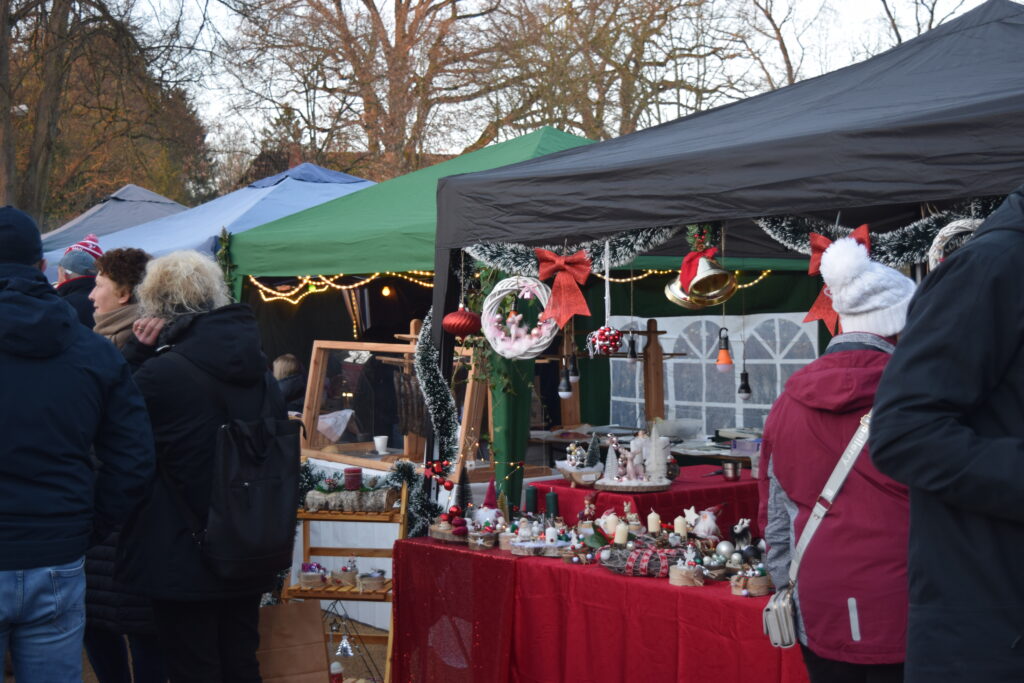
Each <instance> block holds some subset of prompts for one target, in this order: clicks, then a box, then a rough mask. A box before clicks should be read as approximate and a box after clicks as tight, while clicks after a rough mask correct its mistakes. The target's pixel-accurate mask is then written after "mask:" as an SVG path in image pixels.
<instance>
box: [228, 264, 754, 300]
mask: <svg viewBox="0 0 1024 683" xmlns="http://www.w3.org/2000/svg"><path fill="white" fill-rule="evenodd" d="M675 272H677V271H676V270H673V269H669V270H658V269H654V268H650V269H646V270H643V271H641V272H640V273H638V274H636V275H632V276H629V277H611V276H605V275H604V274H603V273H594V275H595V276H597V277H599V278H601V279H602V280H608V281H609V282H614V283H616V284H624V283H630V282H637V281H638V280H643V279H644V278H648V277H652V276H658V275H669V274H671V273H675ZM735 273H736V277H737V279H738V278H739V276H740V273H741V271H738V270H737V271H735ZM771 273H772V271H771V270H762V271H761V274H760V275H758V276H757V278H755V279H754V280H751V281H750V282H746V283H744V284H741V285H737V288H738V289H747V288H748V287H753V286H754V285H756V284H758V283H760V282H762V281H763V280H764V279H765V278H766V277H768V276H769V275H771ZM248 277H249V284H251V285H253V286H254V287H256V289H257V291H259V294H260V300H262V301H264V302H270V301H285V302H287V303H289V304H292V305H293V306H294V305H296V304H298V303H299V302H301V301H302V300H303V299H305V298H306V297H307V296H309V295H311V294H322V293H324V292H329V291H337V292H350V291H352V290H355V289H359V288H360V287H365V286H367V285H369V284H370V283H371V282H373V281H374V280H378V279H380V278H382V277H394V278H398V279H401V280H406V281H407V282H411V283H413V284H416V285H419V286H420V287H426V288H431V287H433V286H434V282H433V277H434V273H433V271H430V270H408V271H405V272H401V273H400V272H396V271H391V270H384V271H378V272H375V273H372V274H370V275H365V276H363V279H361V280H359V281H358V282H351V283H348V284H339V280H341V279H342V278H344V277H346V275H345V273H338V274H337V275H300V276H299V277H298V278H297V279H298V282H297V283H296V284H295V285H294V286H291V287H288V288H286V289H278V288H277V287H271V286H269V285H265V284H263V283H262V282H260V281H259V279H257V278H256V277H254V276H252V275H250V276H248Z"/></svg>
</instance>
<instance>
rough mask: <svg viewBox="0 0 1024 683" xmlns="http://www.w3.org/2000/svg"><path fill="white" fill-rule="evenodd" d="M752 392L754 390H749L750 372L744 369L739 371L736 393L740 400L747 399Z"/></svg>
mask: <svg viewBox="0 0 1024 683" xmlns="http://www.w3.org/2000/svg"><path fill="white" fill-rule="evenodd" d="M752 393H754V392H752V391H751V390H750V373H748V372H747V371H746V370H744V371H743V372H741V373H740V388H739V389H738V390H737V391H736V394H737V395H738V396H739V397H740V400H743V401H749V400H750V395H751V394H752Z"/></svg>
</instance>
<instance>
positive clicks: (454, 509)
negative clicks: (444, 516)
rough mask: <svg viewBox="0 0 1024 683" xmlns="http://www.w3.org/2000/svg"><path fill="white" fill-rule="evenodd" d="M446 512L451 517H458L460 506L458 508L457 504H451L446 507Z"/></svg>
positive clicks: (460, 510) (460, 512)
mask: <svg viewBox="0 0 1024 683" xmlns="http://www.w3.org/2000/svg"><path fill="white" fill-rule="evenodd" d="M448 514H449V515H451V516H452V517H458V516H459V515H461V514H462V508H460V507H459V506H458V505H452V506H451V507H450V508H448Z"/></svg>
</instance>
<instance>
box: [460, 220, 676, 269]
mask: <svg viewBox="0 0 1024 683" xmlns="http://www.w3.org/2000/svg"><path fill="white" fill-rule="evenodd" d="M679 230H680V228H678V227H668V228H642V229H640V230H630V231H628V232H623V233H619V234H618V235H615V236H613V237H611V238H610V239H609V240H608V242H609V243H610V244H609V247H610V259H609V260H610V261H611V267H612V268H616V267H618V266H624V265H626V264H627V263H629V262H630V261H632V260H633V259H635V258H636V257H637V255H638V254H643V253H645V252H648V251H650V250H651V249H654V248H655V247H657V246H659V245H660V244H663V243H664V242H666V241H668V240H669V239H670V238H671V237H672V236H673V235H675V234H676V233H677V232H679ZM604 244H605V240H603V239H602V240H590V241H587V242H578V243H576V244H570V245H568V246H566V245H562V244H556V245H548V246H545V247H543V248H544V249H547V250H549V251H553V252H555V253H556V254H574V253H576V252H577V251H579V250H580V249H583V250H584V251H586V252H587V258H589V259H590V264H591V266H590V269H591V271H592V272H595V273H600V272H603V271H604V253H605V251H604ZM533 249H534V248H533V247H528V246H526V245H525V244H516V243H509V242H497V243H494V244H474V245H472V246H469V247H466V253H468V254H469V255H470V256H472V257H473V258H475V259H476V260H477V261H482V262H483V263H485V264H487V265H488V266H490V267H492V268H495V269H497V270H500V271H501V272H503V273H508V274H509V275H524V276H527V277H537V275H538V274H539V273H538V269H537V255H536V254H535V253H534V251H533Z"/></svg>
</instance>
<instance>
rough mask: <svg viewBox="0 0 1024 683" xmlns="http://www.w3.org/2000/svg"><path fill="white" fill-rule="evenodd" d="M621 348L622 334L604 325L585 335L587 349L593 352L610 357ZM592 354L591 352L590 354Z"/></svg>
mask: <svg viewBox="0 0 1024 683" xmlns="http://www.w3.org/2000/svg"><path fill="white" fill-rule="evenodd" d="M620 346H622V332H620V331H618V330H617V329H615V328H614V327H609V326H607V325H605V326H604V327H599V328H598V329H596V330H594V331H593V332H591V333H590V334H588V335H587V347H588V348H592V349H593V351H594V352H597V353H600V354H602V355H605V356H610V355H611V354H613V353H615V352H616V351H618V350H619V347H620ZM592 353H593V352H592Z"/></svg>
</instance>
